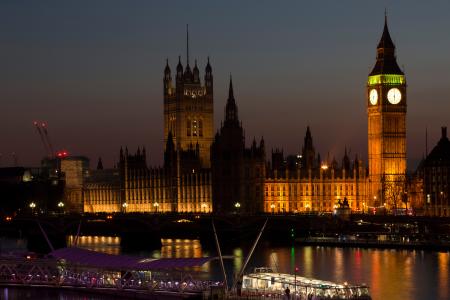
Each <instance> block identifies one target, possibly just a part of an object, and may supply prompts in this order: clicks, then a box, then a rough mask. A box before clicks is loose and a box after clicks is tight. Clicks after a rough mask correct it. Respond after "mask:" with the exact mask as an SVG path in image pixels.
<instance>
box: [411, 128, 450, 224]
mask: <svg viewBox="0 0 450 300" xmlns="http://www.w3.org/2000/svg"><path fill="white" fill-rule="evenodd" d="M441 131H442V133H441V139H440V140H439V142H438V143H437V145H436V146H435V147H434V148H433V150H431V152H430V153H429V154H428V155H427V157H426V158H425V159H424V160H423V161H422V162H421V163H420V165H419V167H418V170H417V173H418V177H420V178H422V179H423V189H424V197H425V199H424V202H425V205H424V209H425V213H426V214H427V215H432V216H450V202H449V196H450V141H449V139H448V137H447V127H442V129H441Z"/></svg>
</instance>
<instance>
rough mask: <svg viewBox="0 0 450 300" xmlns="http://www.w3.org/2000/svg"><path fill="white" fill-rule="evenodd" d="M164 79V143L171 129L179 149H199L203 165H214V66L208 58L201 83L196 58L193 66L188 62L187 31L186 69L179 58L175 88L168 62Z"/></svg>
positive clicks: (204, 166) (165, 143) (205, 166)
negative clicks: (212, 152) (212, 151)
mask: <svg viewBox="0 0 450 300" xmlns="http://www.w3.org/2000/svg"><path fill="white" fill-rule="evenodd" d="M163 83H164V145H167V138H168V136H169V132H171V133H172V138H173V143H174V145H175V148H176V150H177V151H186V150H192V149H194V150H195V151H196V150H197V149H198V152H199V159H200V165H201V167H203V168H209V167H210V166H211V162H210V146H211V143H212V140H213V131H214V128H213V126H214V111H213V76H212V68H211V65H210V63H209V58H208V63H207V65H206V68H205V78H204V85H202V84H201V82H200V72H199V69H198V67H197V61H195V65H194V68H193V69H192V70H191V67H190V66H189V35H188V34H187V55H186V68H185V69H184V70H183V66H182V64H181V58H179V60H178V65H177V69H176V79H175V88H174V87H173V85H172V76H171V71H170V67H169V63H168V62H167V63H166V68H165V70H164V79H163ZM165 150H166V149H165Z"/></svg>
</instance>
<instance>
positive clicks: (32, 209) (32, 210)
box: [29, 202, 36, 215]
mask: <svg viewBox="0 0 450 300" xmlns="http://www.w3.org/2000/svg"><path fill="white" fill-rule="evenodd" d="M29 206H30V208H31V214H32V215H34V209H35V207H36V203H34V202H31V203H30V205H29Z"/></svg>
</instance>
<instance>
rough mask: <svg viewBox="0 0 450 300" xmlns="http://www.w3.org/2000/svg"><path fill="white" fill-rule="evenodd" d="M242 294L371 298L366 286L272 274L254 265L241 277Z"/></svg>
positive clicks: (294, 297) (319, 298) (287, 296)
mask: <svg viewBox="0 0 450 300" xmlns="http://www.w3.org/2000/svg"><path fill="white" fill-rule="evenodd" d="M242 295H243V296H244V295H247V296H256V297H274V298H280V297H283V298H285V299H299V300H300V299H308V300H309V299H311V300H322V299H324V300H325V299H355V300H356V299H360V300H370V299H371V297H370V294H369V287H368V286H366V285H364V284H363V285H349V284H347V283H346V282H345V283H343V284H339V283H335V282H331V281H324V280H318V279H311V278H306V277H301V276H296V275H295V274H294V275H293V274H283V273H275V272H273V271H272V269H270V268H256V269H255V270H254V272H253V273H250V274H246V275H244V276H243V280H242Z"/></svg>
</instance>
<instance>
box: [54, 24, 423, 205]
mask: <svg viewBox="0 0 450 300" xmlns="http://www.w3.org/2000/svg"><path fill="white" fill-rule="evenodd" d="M187 49H189V47H187ZM172 76H173V77H172ZM366 89H367V93H366V99H365V101H366V105H367V118H368V165H367V166H366V165H365V164H364V162H363V161H362V160H361V159H360V158H359V157H358V156H357V155H355V156H353V157H350V156H349V153H348V152H347V150H346V149H345V151H344V152H345V154H344V157H342V158H341V159H335V158H330V157H321V156H320V154H319V153H318V151H317V150H316V149H315V147H314V139H313V128H310V127H307V128H306V129H305V135H304V140H303V147H302V151H301V153H298V154H294V155H285V154H284V153H283V151H282V150H278V149H275V150H271V151H270V152H268V151H267V149H266V147H265V141H264V139H263V138H260V139H258V140H256V139H253V140H252V141H247V140H246V137H245V135H244V128H243V122H242V120H241V119H240V118H239V109H238V104H239V97H238V96H237V95H238V92H237V91H235V90H234V89H233V82H232V79H231V77H230V81H229V92H228V99H227V101H226V106H225V108H224V116H223V121H222V122H221V127H220V128H219V129H218V130H215V129H214V98H215V95H214V80H213V71H212V66H211V63H210V61H209V58H208V60H207V63H206V66H205V69H204V75H203V78H202V77H201V74H200V70H199V66H198V64H197V61H195V62H194V65H193V67H192V68H191V62H190V61H189V54H188V55H187V58H186V65H185V66H183V63H182V61H181V58H179V59H178V64H177V65H176V69H175V72H173V73H172V69H171V68H170V66H169V62H168V61H167V63H166V67H165V69H164V74H163V97H164V98H163V100H164V164H163V166H160V167H150V166H148V164H147V162H146V150H145V148H142V149H140V148H138V149H136V150H133V151H131V150H130V149H128V148H127V147H125V148H122V149H120V156H119V157H118V163H117V165H116V167H115V168H114V169H103V166H102V163H101V161H99V163H98V166H97V169H95V170H89V169H86V170H81V171H80V170H79V169H80V168H85V167H83V166H85V165H86V164H82V163H81V164H80V163H77V162H76V160H70V159H68V160H67V161H65V162H64V161H63V162H62V163H61V168H62V171H63V172H65V173H66V178H76V179H78V180H71V181H67V180H66V181H67V182H68V183H66V194H65V197H66V200H65V201H66V203H67V207H68V208H72V209H73V210H81V211H84V212H94V213H95V212H107V213H112V212H158V213H173V212H180V213H231V212H241V213H249V214H257V213H304V212H332V211H334V210H335V209H336V208H337V207H339V206H341V205H343V204H345V205H346V207H348V208H350V209H351V210H352V211H359V212H368V211H369V210H370V209H375V208H377V207H384V208H386V209H398V208H404V207H405V206H408V205H409V206H412V207H420V206H421V205H423V201H424V199H423V198H424V197H423V186H422V181H421V180H420V179H418V178H416V177H414V176H408V174H407V172H406V112H407V85H406V77H405V74H404V72H403V71H402V70H401V69H400V68H399V66H398V64H397V61H396V52H395V45H394V43H393V42H392V39H391V37H390V34H389V30H388V26H387V22H386V20H385V24H384V30H383V33H382V36H381V39H380V41H379V43H378V46H377V49H376V62H375V65H374V67H373V69H372V71H371V72H370V74H369V76H368V80H367V86H366ZM362 100H363V99H362ZM244 123H245V122H244ZM343 148H344V147H343ZM343 150H344V149H343Z"/></svg>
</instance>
